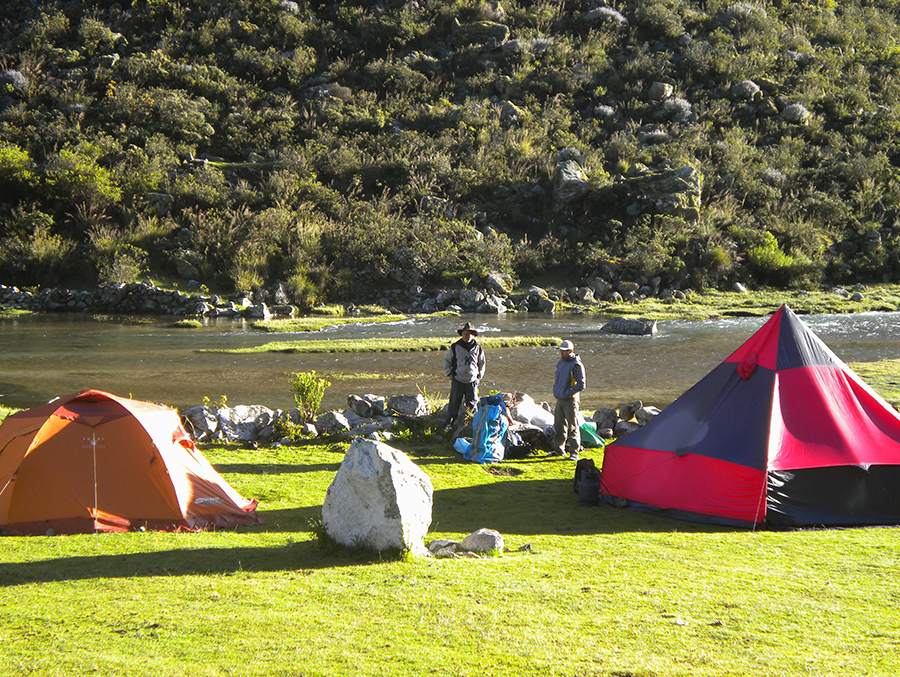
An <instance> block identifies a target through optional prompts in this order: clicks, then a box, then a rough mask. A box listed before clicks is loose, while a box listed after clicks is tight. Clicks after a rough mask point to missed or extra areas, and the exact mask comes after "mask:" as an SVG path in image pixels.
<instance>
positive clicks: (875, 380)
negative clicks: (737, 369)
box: [848, 359, 900, 409]
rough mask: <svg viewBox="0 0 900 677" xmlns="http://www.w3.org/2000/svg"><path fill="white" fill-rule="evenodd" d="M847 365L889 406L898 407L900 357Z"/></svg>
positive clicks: (899, 403)
mask: <svg viewBox="0 0 900 677" xmlns="http://www.w3.org/2000/svg"><path fill="white" fill-rule="evenodd" d="M848 366H849V367H850V368H851V369H852V370H853V371H855V372H856V375H857V376H859V377H860V378H861V379H862V380H863V381H865V382H866V383H867V384H868V385H869V386H870V387H871V388H872V389H873V390H874V391H875V392H877V393H878V394H879V395H881V396H882V397H883V398H884V399H885V400H887V401H888V402H889V403H890V404H891V406H893V407H894V408H895V409H897V408H900V359H898V360H879V361H878V362H851V363H850V364H849V365H848Z"/></svg>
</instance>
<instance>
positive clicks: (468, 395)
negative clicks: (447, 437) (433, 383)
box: [447, 379, 478, 425]
mask: <svg viewBox="0 0 900 677" xmlns="http://www.w3.org/2000/svg"><path fill="white" fill-rule="evenodd" d="M463 402H465V405H466V409H468V410H469V411H475V405H476V404H477V403H478V381H473V382H472V383H463V382H462V381H457V380H456V379H453V381H451V382H450V408H449V409H448V410H447V425H450V424H451V423H453V422H454V421H456V420H457V416H458V415H459V408H460V405H462V404H463Z"/></svg>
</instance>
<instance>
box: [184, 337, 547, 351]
mask: <svg viewBox="0 0 900 677" xmlns="http://www.w3.org/2000/svg"><path fill="white" fill-rule="evenodd" d="M561 340H562V339H560V338H559V337H553V336H507V337H502V338H501V337H483V338H479V339H478V342H479V343H480V344H481V345H482V347H484V348H485V349H486V350H487V349H490V348H524V347H529V346H557V345H559V342H560V341H561ZM449 345H450V342H449V341H448V339H446V338H410V339H394V338H390V339H340V340H330V341H272V342H270V343H265V344H263V345H261V346H252V347H249V348H228V349H216V350H212V349H203V350H200V351H199V352H210V353H409V352H423V351H433V350H446V349H447V347H448V346H449Z"/></svg>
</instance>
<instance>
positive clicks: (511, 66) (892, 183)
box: [0, 0, 900, 306]
mask: <svg viewBox="0 0 900 677" xmlns="http://www.w3.org/2000/svg"><path fill="white" fill-rule="evenodd" d="M898 12H900V10H898V8H897V6H896V5H895V4H892V3H890V2H883V1H876V2H862V1H861V0H850V1H849V2H844V3H835V2H832V1H831V0H827V1H825V2H820V3H783V2H760V3H752V4H751V3H743V2H737V3H731V2H719V1H715V2H706V3H700V2H696V1H694V0H684V1H682V2H667V1H663V0H650V1H647V2H640V3H637V2H620V3H612V4H610V5H609V6H608V7H595V3H594V2H592V1H591V0H560V1H558V2H545V1H544V0H537V1H534V2H531V1H528V0H518V1H514V0H511V1H508V2H502V3H498V2H486V1H484V0H457V1H454V2H445V1H443V0H440V1H439V0H419V1H417V2H401V1H399V0H388V1H387V2H382V3H377V4H373V3H368V2H365V3H363V2H332V3H307V2H292V1H290V0H285V1H283V2H276V1H275V0H225V1H224V2H217V3H211V2H207V1H205V0H204V1H201V2H192V3H188V4H179V3H168V2H155V1H152V2H135V3H125V4H122V3H111V2H105V1H102V2H100V1H94V2H90V1H87V0H73V1H72V2H68V3H64V4H59V3H55V2H50V1H41V0H38V1H37V2H33V3H22V2H16V1H14V0H0V15H2V16H3V24H2V26H0V185H2V187H3V190H2V197H0V245H2V246H0V280H2V281H3V282H4V283H5V284H17V285H20V286H27V285H38V284H41V285H54V284H65V285H68V286H77V285H85V286H90V285H95V284H97V283H111V282H112V283H114V282H127V281H131V280H134V279H141V278H143V277H145V276H148V275H149V276H151V277H152V278H154V279H156V280H158V281H162V282H167V283H170V282H174V281H182V282H183V281H186V280H187V279H188V278H190V279H195V280H196V281H198V282H200V283H202V284H205V285H206V286H208V287H209V288H210V289H216V290H224V291H229V290H235V291H250V290H254V289H258V288H261V287H268V286H270V285H273V284H274V283H276V282H283V283H284V288H285V289H286V291H287V292H288V294H289V295H290V296H291V299H292V300H293V301H294V302H295V303H298V304H300V305H304V306H313V305H315V304H316V303H318V302H339V301H346V300H354V301H356V300H366V298H368V297H370V296H371V297H373V298H377V295H378V293H380V292H381V291H383V290H384V289H386V288H392V287H397V288H407V287H409V285H410V284H418V285H421V286H423V287H425V288H426V289H430V288H438V287H460V286H465V285H467V284H477V283H478V282H479V281H480V280H481V278H482V277H483V276H484V275H485V273H487V272H488V271H490V270H493V269H499V270H500V272H504V273H509V274H512V275H513V276H514V277H515V278H517V279H518V280H519V281H520V282H521V283H523V284H526V285H527V284H530V283H531V282H532V281H534V280H541V279H545V278H550V279H554V280H558V281H559V283H560V285H561V286H571V285H574V284H577V283H578V282H579V281H581V280H583V279H585V278H586V277H587V276H589V275H590V274H592V273H594V272H600V273H601V274H602V275H604V276H606V277H614V278H617V279H621V280H632V281H642V280H652V279H654V278H657V277H658V278H660V279H661V284H662V286H663V287H666V286H670V287H675V286H677V287H681V288H687V287H690V288H693V289H702V288H717V287H718V288H728V287H730V286H731V284H733V283H734V282H743V283H746V284H748V285H750V286H752V287H762V286H770V287H777V288H786V287H799V288H810V289H815V288H818V287H819V286H820V285H823V284H825V285H834V284H841V285H850V284H853V283H858V282H861V283H869V282H872V281H875V282H882V281H884V280H889V281H890V280H897V279H898V275H900V268H898V266H900V263H898V261H900V257H898V247H900V239H898V234H900V231H898V202H900V190H898V186H900V183H898V181H897V178H898V177H897V167H898V165H900V118H898V114H900V110H898V105H900V100H898V97H900V93H898V92H900V89H898V87H896V86H895V85H896V82H897V81H898V79H900V78H898V76H900V51H898V49H897V45H896V44H895V42H896V41H895V39H894V36H896V35H897V34H898V32H900V31H898ZM573 158H574V159H576V160H577V161H578V162H579V163H580V167H581V171H582V172H583V174H584V177H583V182H584V190H583V192H582V193H581V194H580V197H578V198H577V199H573V200H571V201H569V200H562V199H560V198H559V197H558V196H557V195H556V194H555V191H554V178H555V173H556V170H557V167H558V164H559V163H560V162H561V161H563V160H565V159H573ZM684 167H692V168H694V169H695V170H696V172H697V174H696V176H698V177H699V179H700V182H699V184H698V186H697V189H698V191H699V192H698V194H697V195H696V204H693V203H692V204H690V205H683V204H678V201H677V200H675V201H674V202H673V201H671V200H667V197H666V196H665V195H664V196H662V197H661V199H651V198H648V196H647V195H646V194H642V193H640V192H639V191H638V192H635V191H636V190H637V189H636V188H635V186H636V185H638V184H639V183H640V182H641V181H642V180H644V179H645V178H646V177H647V176H648V172H649V174H651V175H652V174H659V173H661V172H665V171H668V170H678V169H680V168H684Z"/></svg>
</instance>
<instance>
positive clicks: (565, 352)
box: [548, 341, 584, 461]
mask: <svg viewBox="0 0 900 677" xmlns="http://www.w3.org/2000/svg"><path fill="white" fill-rule="evenodd" d="M582 390H584V364H582V362H581V358H580V357H578V355H576V354H575V344H573V343H572V342H571V341H563V342H562V343H560V344H559V362H558V363H557V364H556V378H555V379H554V381H553V397H555V398H556V409H555V410H554V413H553V430H554V435H553V440H552V443H551V448H552V451H551V452H550V453H549V454H548V456H564V455H565V454H566V453H568V454H569V460H570V461H577V460H578V452H579V450H580V449H581V431H580V429H579V427H578V404H579V400H580V398H581V395H580V393H581V391H582ZM563 445H565V451H563Z"/></svg>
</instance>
